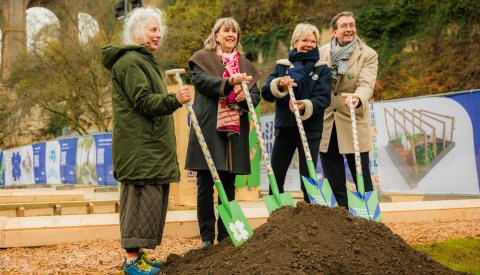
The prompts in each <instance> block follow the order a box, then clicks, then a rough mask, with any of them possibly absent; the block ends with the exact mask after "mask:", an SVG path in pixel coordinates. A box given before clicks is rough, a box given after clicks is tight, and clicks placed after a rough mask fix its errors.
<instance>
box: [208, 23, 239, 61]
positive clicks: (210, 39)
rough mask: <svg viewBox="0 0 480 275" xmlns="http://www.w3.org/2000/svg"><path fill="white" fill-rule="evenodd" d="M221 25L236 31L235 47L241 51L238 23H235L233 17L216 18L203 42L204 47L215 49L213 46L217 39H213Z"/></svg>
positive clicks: (215, 44) (215, 45)
mask: <svg viewBox="0 0 480 275" xmlns="http://www.w3.org/2000/svg"><path fill="white" fill-rule="evenodd" d="M223 26H227V27H230V28H234V29H235V30H236V31H237V46H236V49H237V51H238V52H240V53H241V52H242V45H241V44H240V33H241V30H240V25H239V24H238V23H237V21H236V20H235V19H234V18H233V17H224V18H220V19H218V20H217V22H215V25H213V28H212V31H211V33H210V35H209V36H208V37H207V39H206V40H205V42H204V43H203V44H204V45H205V49H208V50H215V48H216V47H217V40H216V39H215V37H216V35H217V33H218V32H219V31H220V29H221V28H222V27H223Z"/></svg>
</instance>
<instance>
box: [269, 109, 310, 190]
mask: <svg viewBox="0 0 480 275" xmlns="http://www.w3.org/2000/svg"><path fill="white" fill-rule="evenodd" d="M274 122H275V114H267V115H262V116H261V117H260V124H261V129H262V132H263V139H264V140H265V147H267V150H268V153H269V154H270V159H271V158H272V149H273V143H274V141H275V127H274ZM276 180H277V183H278V182H279V179H276ZM260 182H261V183H260V190H269V183H268V176H267V169H266V168H265V163H264V162H263V161H261V162H260ZM283 188H284V190H285V191H300V190H301V189H300V167H299V164H298V152H297V151H295V154H294V155H293V158H292V162H291V163H290V167H289V168H288V170H287V175H286V176H285V184H284V186H283Z"/></svg>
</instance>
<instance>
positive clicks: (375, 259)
mask: <svg viewBox="0 0 480 275" xmlns="http://www.w3.org/2000/svg"><path fill="white" fill-rule="evenodd" d="M163 271H164V272H165V274H455V272H454V271H452V270H450V269H448V268H446V267H444V266H442V265H441V264H439V263H438V262H436V261H434V260H432V259H430V258H429V257H428V256H427V255H425V254H423V253H421V252H418V251H416V250H414V249H413V248H412V247H410V246H409V245H408V244H407V243H406V242H405V241H404V240H403V239H402V238H400V237H399V236H398V235H396V234H394V233H392V231H391V230H390V229H389V228H388V227H386V226H385V225H383V224H381V223H376V222H372V221H368V220H365V219H359V218H355V217H353V216H352V215H350V213H349V212H348V211H346V210H345V209H343V208H340V207H336V208H333V209H332V208H327V207H322V206H318V205H311V204H305V203H298V204H297V207H296V208H293V207H284V208H282V209H279V210H277V211H275V212H274V213H272V215H271V216H270V218H269V219H268V221H267V223H265V224H264V225H262V226H260V227H258V228H257V229H256V230H255V232H254V234H253V236H252V237H251V238H250V239H249V240H248V241H246V242H245V243H244V244H243V245H241V246H239V247H234V246H233V245H232V242H231V240H230V239H229V238H227V239H226V240H224V241H223V242H222V243H220V244H218V245H214V246H212V247H209V248H206V249H197V250H191V251H189V252H187V253H186V254H185V255H184V256H183V257H181V256H179V255H175V254H171V255H169V256H168V258H167V261H166V263H165V265H164V268H163Z"/></svg>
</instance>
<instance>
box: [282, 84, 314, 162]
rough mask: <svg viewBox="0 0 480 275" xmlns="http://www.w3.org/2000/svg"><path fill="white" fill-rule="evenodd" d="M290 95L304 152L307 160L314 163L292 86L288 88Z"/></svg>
mask: <svg viewBox="0 0 480 275" xmlns="http://www.w3.org/2000/svg"><path fill="white" fill-rule="evenodd" d="M288 93H289V94H290V99H291V100H292V105H293V113H294V115H295V120H296V121H297V126H298V131H299V133H300V139H301V140H302V145H303V150H304V151H305V158H306V159H307V161H308V160H310V161H312V155H311V154H310V148H309V147H308V141H307V136H306V135H305V129H304V128H303V122H302V119H301V118H300V112H299V111H298V106H297V104H296V103H295V100H296V99H295V94H294V93H293V89H292V86H288Z"/></svg>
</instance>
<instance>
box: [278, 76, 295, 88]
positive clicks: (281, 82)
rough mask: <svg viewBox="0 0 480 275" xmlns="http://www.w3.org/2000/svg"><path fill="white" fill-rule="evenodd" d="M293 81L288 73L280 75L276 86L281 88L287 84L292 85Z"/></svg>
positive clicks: (286, 86)
mask: <svg viewBox="0 0 480 275" xmlns="http://www.w3.org/2000/svg"><path fill="white" fill-rule="evenodd" d="M293 83H294V80H293V79H292V78H290V77H289V76H288V75H286V76H284V77H281V78H280V79H279V80H278V82H277V86H279V87H283V88H288V86H289V85H292V84H293Z"/></svg>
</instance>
